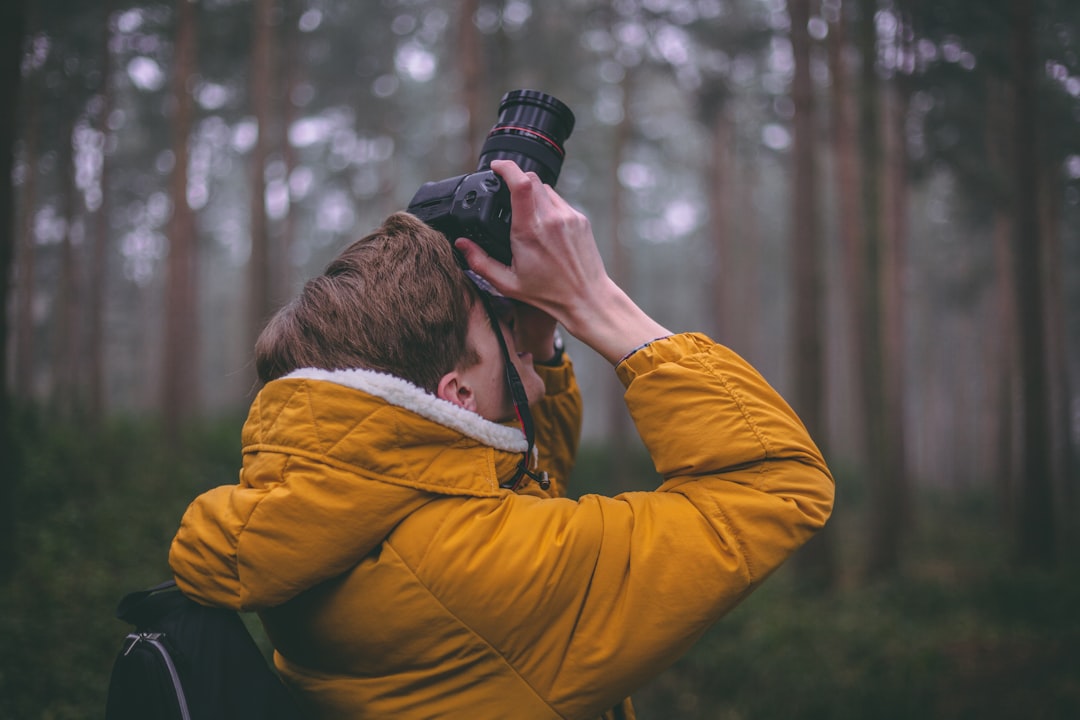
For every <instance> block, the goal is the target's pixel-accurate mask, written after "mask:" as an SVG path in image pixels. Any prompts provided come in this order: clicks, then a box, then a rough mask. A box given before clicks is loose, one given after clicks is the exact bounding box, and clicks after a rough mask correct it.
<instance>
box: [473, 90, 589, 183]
mask: <svg viewBox="0 0 1080 720" xmlns="http://www.w3.org/2000/svg"><path fill="white" fill-rule="evenodd" d="M573 130H574V113H573V112H571V111H570V108H568V107H567V106H566V105H564V104H563V103H561V102H560V101H559V100H557V99H556V98H554V97H552V96H551V95H548V94H546V93H542V92H539V91H538V90H511V91H510V92H508V93H506V94H505V95H503V98H502V102H500V103H499V117H498V120H497V121H496V123H495V127H493V128H491V132H490V133H488V136H487V140H485V141H484V147H483V148H482V149H481V151H480V165H479V167H478V168H477V170H488V169H490V168H491V161H492V160H513V161H514V162H516V163H517V164H518V167H520V168H521V169H522V170H523V171H525V172H535V173H536V174H537V175H538V176H539V177H540V179H541V180H542V181H544V182H545V183H547V184H548V185H551V186H552V187H554V186H555V182H556V181H557V180H558V179H559V171H561V170H562V163H563V157H564V156H565V154H566V151H565V150H564V149H563V143H564V142H566V138H568V137H570V133H571V132H573Z"/></svg>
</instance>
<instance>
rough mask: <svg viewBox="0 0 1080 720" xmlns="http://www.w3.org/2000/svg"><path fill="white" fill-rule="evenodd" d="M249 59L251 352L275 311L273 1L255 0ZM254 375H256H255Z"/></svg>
mask: <svg viewBox="0 0 1080 720" xmlns="http://www.w3.org/2000/svg"><path fill="white" fill-rule="evenodd" d="M252 9H253V12H254V17H253V19H252V41H251V61H250V73H251V74H250V76H249V79H250V93H251V110H252V112H253V113H254V115H255V123H256V125H258V128H259V134H258V137H257V138H256V140H255V147H254V148H253V149H252V153H251V169H250V173H251V200H250V202H251V206H250V208H249V211H250V218H251V220H250V224H251V228H250V229H251V257H250V258H249V259H248V338H247V347H248V352H249V353H251V352H252V350H253V348H254V347H255V341H256V340H257V339H258V338H259V333H261V332H262V329H263V325H264V324H265V323H266V321H267V319H268V316H269V314H270V313H271V312H272V311H273V301H272V299H271V296H270V279H271V277H272V276H273V275H272V271H271V265H272V263H271V252H270V223H269V221H268V220H267V217H266V175H265V173H266V160H267V157H268V156H269V154H270V143H271V135H270V130H271V109H270V78H271V75H272V74H273V62H274V54H273V31H274V26H273V22H272V12H273V3H272V2H271V0H255V2H254V5H253V8H252ZM252 379H254V378H252Z"/></svg>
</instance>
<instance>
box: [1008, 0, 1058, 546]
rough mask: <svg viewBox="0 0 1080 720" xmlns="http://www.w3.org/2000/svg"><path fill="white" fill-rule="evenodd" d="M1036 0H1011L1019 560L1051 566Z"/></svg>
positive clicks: (1052, 533)
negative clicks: (1020, 405)
mask: <svg viewBox="0 0 1080 720" xmlns="http://www.w3.org/2000/svg"><path fill="white" fill-rule="evenodd" d="M1034 13H1035V10H1034V2H1033V0H1013V3H1012V33H1013V36H1012V60H1013V92H1014V96H1013V113H1014V116H1013V158H1012V160H1013V173H1012V177H1013V180H1014V186H1013V189H1014V195H1013V216H1014V222H1013V256H1014V260H1015V262H1016V265H1015V272H1016V307H1017V312H1016V315H1017V323H1018V330H1019V332H1018V336H1017V339H1018V341H1019V343H1020V383H1021V387H1022V398H1023V400H1022V402H1023V426H1022V427H1023V442H1022V443H1021V448H1020V452H1021V457H1022V458H1023V459H1022V461H1021V466H1022V468H1023V474H1022V484H1021V487H1020V498H1019V501H1020V505H1019V513H1020V515H1019V537H1018V538H1017V546H1016V550H1017V560H1018V561H1019V562H1020V563H1022V564H1024V565H1048V564H1052V563H1053V562H1054V560H1055V544H1056V532H1055V523H1054V508H1053V486H1052V481H1051V477H1050V475H1051V473H1050V462H1049V460H1050V452H1051V449H1050V425H1049V412H1048V408H1047V404H1048V403H1047V397H1046V392H1047V388H1046V338H1045V334H1044V333H1045V329H1044V321H1045V318H1044V314H1043V313H1044V308H1043V296H1042V288H1041V286H1040V279H1041V277H1040V275H1041V267H1042V263H1041V254H1042V243H1041V241H1040V228H1039V214H1038V213H1039V211H1038V203H1039V189H1038V182H1039V177H1038V170H1037V166H1036V162H1037V160H1036V158H1037V157H1038V153H1037V149H1038V146H1037V143H1036V117H1037V115H1036V100H1037V93H1036V87H1037V83H1038V75H1037V72H1038V71H1037V68H1036V62H1037V61H1036V55H1035V38H1034Z"/></svg>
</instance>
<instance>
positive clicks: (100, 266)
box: [86, 0, 114, 420]
mask: <svg viewBox="0 0 1080 720" xmlns="http://www.w3.org/2000/svg"><path fill="white" fill-rule="evenodd" d="M112 5H113V2H112V0H106V2H105V23H104V25H105V32H104V37H103V47H102V54H101V55H102V67H101V95H102V103H101V111H100V115H99V123H98V124H99V126H100V130H101V139H102V143H101V178H100V180H99V182H100V183H101V205H100V206H98V208H97V211H96V215H95V221H96V222H95V231H94V233H93V236H92V242H93V248H92V251H91V252H92V255H91V259H90V270H91V272H90V282H89V284H88V285H87V289H88V292H89V298H88V312H89V314H90V323H89V324H90V331H89V335H88V337H87V348H86V357H87V369H86V373H87V394H86V405H87V406H86V410H87V412H88V414H89V417H90V418H92V419H94V420H101V419H102V417H103V415H104V413H105V288H106V287H108V248H109V235H110V233H109V196H110V193H109V165H110V163H109V152H108V147H109V142H108V140H109V115H110V114H111V113H112V109H113V103H114V100H113V98H114V95H113V85H112V71H113V63H112V50H111V49H110V47H109V42H110V39H111V33H112V30H111V24H110V16H111V15H112Z"/></svg>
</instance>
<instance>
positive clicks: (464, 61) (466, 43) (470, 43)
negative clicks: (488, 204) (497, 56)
mask: <svg viewBox="0 0 1080 720" xmlns="http://www.w3.org/2000/svg"><path fill="white" fill-rule="evenodd" d="M477 6H478V3H477V0H465V1H464V2H462V4H461V17H460V18H459V21H458V66H459V69H460V72H461V85H462V87H461V99H462V102H464V103H465V109H466V110H467V111H468V114H469V122H468V125H467V126H466V136H465V148H466V151H465V158H466V160H465V163H466V166H465V167H464V168H462V172H472V171H473V170H475V169H476V161H477V158H478V157H479V156H480V146H481V144H482V143H483V141H484V136H485V135H486V133H487V127H488V126H487V125H486V123H487V118H488V116H489V113H490V110H489V109H488V108H487V103H485V102H484V92H483V87H484V58H483V54H482V52H481V45H480V32H479V31H478V30H477V28H476V23H475V22H474V21H473V18H474V17H475V16H476V11H477Z"/></svg>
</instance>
